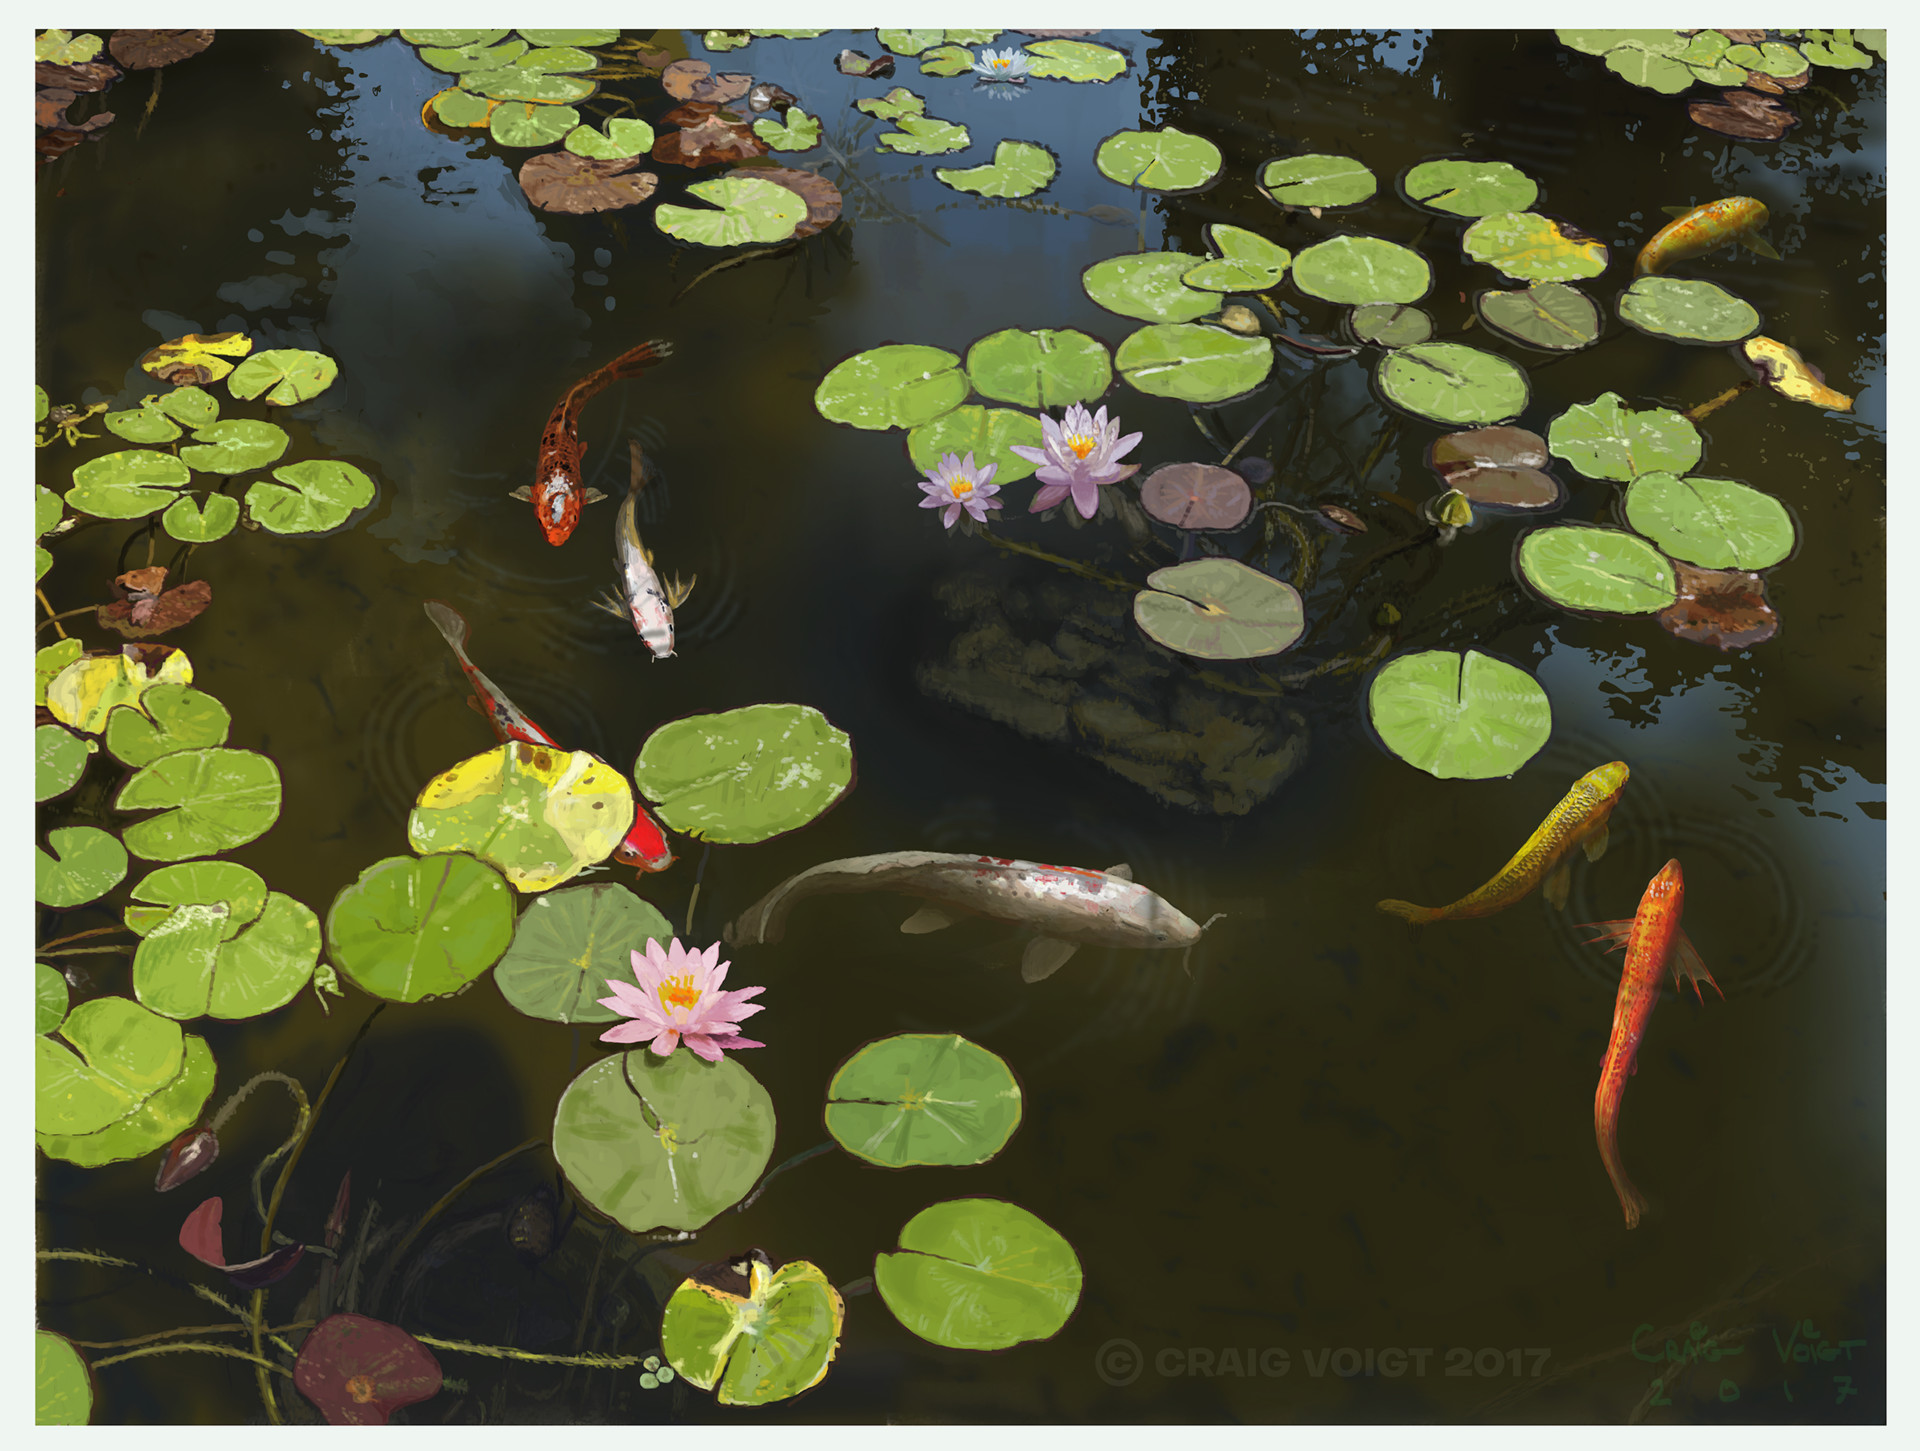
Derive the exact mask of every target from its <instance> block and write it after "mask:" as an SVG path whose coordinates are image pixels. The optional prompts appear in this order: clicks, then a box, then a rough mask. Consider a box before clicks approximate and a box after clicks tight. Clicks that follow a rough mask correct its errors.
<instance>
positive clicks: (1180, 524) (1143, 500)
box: [1140, 463, 1253, 529]
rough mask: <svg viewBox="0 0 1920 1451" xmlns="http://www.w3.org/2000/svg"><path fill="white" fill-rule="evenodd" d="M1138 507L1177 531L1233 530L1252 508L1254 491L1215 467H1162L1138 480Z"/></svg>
mask: <svg viewBox="0 0 1920 1451" xmlns="http://www.w3.org/2000/svg"><path fill="white" fill-rule="evenodd" d="M1140 507H1141V508H1143V509H1145V510H1146V511H1147V512H1148V513H1149V514H1151V515H1153V517H1154V518H1156V519H1158V520H1159V521H1160V522H1161V523H1162V524H1171V525H1173V526H1174V527H1175V528H1176V529H1233V528H1237V527H1238V526H1239V525H1241V524H1243V523H1244V522H1246V517H1247V515H1248V513H1249V512H1251V510H1252V509H1253V491H1252V490H1250V489H1249V488H1248V487H1247V481H1246V480H1245V479H1243V478H1241V477H1240V475H1238V474H1236V473H1235V472H1234V471H1233V470H1232V469H1223V468H1221V467H1220V466H1219V465H1218V464H1190V463H1189V464H1162V465H1161V466H1160V467H1159V468H1157V469H1155V470H1154V471H1153V472H1152V473H1150V474H1148V475H1147V476H1146V478H1145V479H1143V480H1142V481H1141V483H1140Z"/></svg>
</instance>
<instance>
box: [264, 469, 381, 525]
mask: <svg viewBox="0 0 1920 1451" xmlns="http://www.w3.org/2000/svg"><path fill="white" fill-rule="evenodd" d="M273 476H274V477H275V478H276V479H278V480H280V482H279V483H277V484H270V483H267V482H266V481H265V480H264V479H262V480H260V481H258V482H256V483H254V484H252V485H250V486H249V487H248V489H247V513H248V515H249V516H251V517H252V519H253V522H254V523H256V524H258V525H259V526H260V527H261V528H262V529H265V530H268V531H269V532H271V533H274V534H313V533H318V532H319V531H321V530H323V529H333V528H337V527H338V526H340V525H342V524H344V523H346V522H347V519H348V517H349V516H350V515H351V514H352V513H353V511H354V510H355V509H362V508H365V507H366V506H367V505H368V504H371V503H372V502H373V495H374V487H373V480H372V479H370V478H368V477H367V476H366V475H365V474H363V473H361V472H360V470H359V469H357V468H355V467H354V466H353V465H352V464H348V463H341V462H340V461H339V460H338V459H330V458H309V459H302V460H301V461H300V462H299V463H297V464H282V465H281V466H280V467H279V468H277V469H275V470H274V471H273Z"/></svg>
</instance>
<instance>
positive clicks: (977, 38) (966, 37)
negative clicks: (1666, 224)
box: [754, 28, 1866, 45]
mask: <svg viewBox="0 0 1920 1451" xmlns="http://www.w3.org/2000/svg"><path fill="white" fill-rule="evenodd" d="M805 33H807V34H811V35H824V34H825V33H826V32H825V31H821V30H814V31H808V32H805ZM754 34H755V35H768V34H771V32H770V31H765V30H756V31H754ZM941 34H943V35H944V36H946V38H947V41H948V43H949V44H951V45H986V44H988V43H989V42H990V41H994V40H998V39H999V38H1000V32H999V31H997V30H983V29H979V28H975V29H972V30H968V29H965V28H962V29H959V30H945V31H942V32H941ZM1861 34H1862V35H1864V34H1866V32H1865V31H1862V32H1861Z"/></svg>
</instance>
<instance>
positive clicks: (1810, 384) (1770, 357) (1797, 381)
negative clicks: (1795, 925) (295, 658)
mask: <svg viewBox="0 0 1920 1451" xmlns="http://www.w3.org/2000/svg"><path fill="white" fill-rule="evenodd" d="M1740 354H1741V356H1742V357H1744V358H1745V359H1746V360H1747V361H1748V362H1749V363H1751V364H1753V366H1754V368H1755V369H1756V370H1757V371H1758V372H1759V374H1760V379H1761V381H1762V382H1764V383H1765V384H1766V385H1767V386H1768V387H1769V388H1771V389H1773V391H1774V392H1776V393H1778V394H1779V395H1780V396H1781V397H1783V398H1791V399H1792V400H1793V401H1794V402H1796V403H1811V404H1812V405H1813V406H1814V407H1815V408H1830V409H1833V410H1835V411H1836V412H1840V413H1846V412H1849V411H1850V410H1851V409H1852V408H1853V400H1852V399H1851V398H1849V397H1848V396H1847V395H1846V394H1844V393H1840V392H1837V391H1835V390H1834V389H1832V388H1829V387H1828V386H1827V385H1826V383H1825V382H1824V381H1822V379H1821V378H1820V375H1819V374H1818V373H1817V372H1815V371H1814V369H1813V368H1812V367H1810V366H1809V365H1808V363H1807V362H1806V360H1805V359H1804V358H1802V357H1801V356H1800V355H1799V354H1798V353H1796V352H1795V351H1794V350H1793V349H1792V348H1790V347H1788V346H1787V345H1786V344H1785V343H1781V342H1775V341H1774V340H1773V339H1772V338H1748V339H1747V340H1746V341H1745V342H1744V343H1742V344H1741V345H1740ZM42 532H43V533H44V532H45V531H44V530H43V531H42Z"/></svg>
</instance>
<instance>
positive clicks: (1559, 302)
mask: <svg viewBox="0 0 1920 1451" xmlns="http://www.w3.org/2000/svg"><path fill="white" fill-rule="evenodd" d="M1473 310H1474V311H1475V312H1477V313H1479V314H1480V321H1481V322H1483V323H1485V324H1486V325H1487V326H1488V327H1490V328H1492V329H1493V330H1494V331H1495V332H1496V333H1498V334H1499V335H1500V336H1501V337H1505V338H1512V339H1513V340H1514V341H1515V342H1518V343H1524V344H1526V345H1527V346H1528V347H1530V348H1540V349H1542V350H1543V351H1546V352H1550V353H1570V352H1574V351H1576V350H1578V349H1580V348H1584V347H1586V346H1587V344H1589V343H1591V342H1593V341H1594V340H1595V339H1596V338H1598V337H1599V336H1600V305H1599V304H1598V303H1597V302H1595V301H1594V300H1593V299H1592V298H1591V297H1588V296H1587V294H1586V293H1584V292H1582V291H1581V290H1580V289H1579V288H1577V287H1569V286H1567V284H1566V283H1564V282H1536V283H1534V285H1533V286H1531V287H1523V288H1517V289H1515V290H1514V291H1511V292H1492V291H1489V292H1478V293H1475V294H1474V298H1473Z"/></svg>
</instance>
